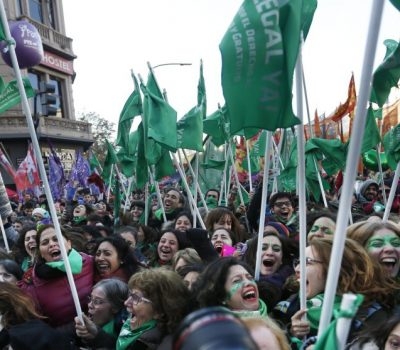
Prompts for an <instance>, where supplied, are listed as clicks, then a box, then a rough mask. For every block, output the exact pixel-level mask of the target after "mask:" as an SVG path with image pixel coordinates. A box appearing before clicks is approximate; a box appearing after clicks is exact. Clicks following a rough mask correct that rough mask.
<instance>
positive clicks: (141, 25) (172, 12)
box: [63, 0, 400, 123]
mask: <svg viewBox="0 0 400 350" xmlns="http://www.w3.org/2000/svg"><path fill="white" fill-rule="evenodd" d="M241 4H242V0H168V1H165V0H152V1H150V0H116V1H114V2H113V3H112V5H110V2H108V1H107V2H106V1H99V0H84V1H82V0H64V2H63V5H64V13H65V22H66V31H67V36H69V37H71V38H72V39H73V48H74V52H75V54H76V55H77V56H78V58H77V59H76V60H75V63H74V68H75V71H76V73H77V75H76V79H75V82H74V85H73V91H74V100H75V109H76V112H77V113H79V112H96V113H98V114H99V115H100V117H102V118H106V119H109V120H111V121H113V122H115V123H117V122H118V118H119V113H120V111H121V109H122V107H123V105H124V103H125V100H126V99H127V97H128V96H129V95H130V93H131V92H132V90H133V82H132V79H131V76H130V71H131V69H132V70H133V71H134V72H135V73H136V74H140V75H141V76H142V77H143V78H144V79H146V77H147V73H148V70H147V62H150V64H151V65H152V66H156V65H159V64H164V63H173V62H185V63H186V62H188V63H192V65H191V66H163V67H158V68H156V69H155V74H156V77H157V80H158V82H159V85H160V86H161V87H162V88H165V89H166V90H167V94H168V99H169V102H170V104H171V105H172V106H173V107H174V108H175V109H176V110H177V112H178V118H180V117H182V116H183V115H184V114H185V113H186V112H187V111H188V110H189V109H190V108H192V107H193V106H194V105H195V103H196V98H197V97H196V96H197V81H198V77H199V64H200V63H199V62H200V59H203V65H204V78H205V82H206V90H207V101H208V108H207V109H208V113H212V112H214V111H215V110H216V109H217V104H218V103H220V104H221V105H222V104H224V99H223V95H222V88H221V80H220V74H221V56H220V52H219V47H218V46H219V43H220V41H221V39H222V37H223V35H224V33H225V32H226V30H227V28H228V26H229V24H230V22H231V21H232V19H233V17H234V15H235V14H236V12H237V10H238V8H239V7H240V5H241ZM371 5H372V0H334V1H333V0H319V3H318V8H317V10H316V12H315V15H314V21H313V24H312V26H311V29H310V33H309V36H308V38H307V42H306V43H305V46H304V51H303V66H304V73H305V79H306V86H307V97H308V101H309V106H310V110H311V114H312V115H313V113H314V110H315V109H316V108H317V109H318V112H319V113H320V114H321V113H323V112H325V113H326V114H327V115H329V114H330V113H331V112H332V111H333V110H334V109H335V107H336V106H337V105H338V104H339V103H340V102H344V101H345V99H346V97H347V87H348V83H349V80H350V77H351V73H352V72H354V75H355V81H356V86H357V88H358V85H359V81H360V72H361V67H362V62H363V58H364V48H365V42H366V36H367V31H368V24H369V19H370V11H371ZM398 23H400V13H399V12H397V11H396V10H395V9H394V7H393V6H392V5H391V4H390V3H389V1H385V8H384V14H383V20H382V27H381V30H380V36H379V42H378V50H377V53H376V57H375V67H376V66H377V65H379V63H380V62H381V61H382V59H383V57H384V54H385V47H384V45H383V40H384V39H389V38H390V39H395V40H399V38H400V27H399V25H398ZM371 54H372V53H371ZM394 95H396V96H398V95H399V94H398V91H397V92H395V94H394ZM393 98H394V96H392V99H393Z"/></svg>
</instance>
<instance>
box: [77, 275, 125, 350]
mask: <svg viewBox="0 0 400 350" xmlns="http://www.w3.org/2000/svg"><path fill="white" fill-rule="evenodd" d="M128 294H129V288H128V285H127V284H126V283H125V282H122V281H121V280H119V279H115V278H109V279H104V280H101V281H100V282H98V283H97V284H95V285H94V287H93V289H92V293H91V294H90V295H89V298H88V313H87V316H86V315H83V320H84V325H82V324H81V322H80V321H79V319H78V318H77V317H76V318H75V330H76V334H77V336H78V337H79V338H80V341H81V342H82V343H83V344H81V345H84V346H89V347H91V348H94V349H97V348H102V349H115V343H116V341H117V338H118V335H119V332H120V330H121V327H122V324H123V323H124V322H125V320H126V319H127V317H128V314H127V312H126V309H125V304H124V303H125V300H126V299H127V298H128Z"/></svg>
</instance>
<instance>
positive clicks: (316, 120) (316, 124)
mask: <svg viewBox="0 0 400 350" xmlns="http://www.w3.org/2000/svg"><path fill="white" fill-rule="evenodd" d="M321 135H322V131H321V125H320V124H319V117H318V112H317V110H315V115H314V136H315V137H321Z"/></svg>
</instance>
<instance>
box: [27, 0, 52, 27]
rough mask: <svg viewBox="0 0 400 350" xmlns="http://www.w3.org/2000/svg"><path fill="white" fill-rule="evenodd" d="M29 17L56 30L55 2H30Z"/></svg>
mask: <svg viewBox="0 0 400 350" xmlns="http://www.w3.org/2000/svg"><path fill="white" fill-rule="evenodd" d="M28 4H29V8H28V10H29V13H28V15H29V17H31V18H32V19H33V20H35V21H36V22H39V23H42V24H44V25H46V26H48V27H51V28H53V29H57V28H55V22H54V18H55V12H54V0H28Z"/></svg>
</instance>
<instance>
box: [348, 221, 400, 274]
mask: <svg viewBox="0 0 400 350" xmlns="http://www.w3.org/2000/svg"><path fill="white" fill-rule="evenodd" d="M347 237H349V238H352V239H354V240H356V241H357V242H358V243H360V244H361V245H362V246H363V247H364V248H365V249H366V250H367V251H368V254H369V255H370V256H371V258H372V259H373V260H374V261H376V262H377V263H378V264H379V265H381V266H382V268H383V270H384V271H385V273H386V274H387V276H389V277H392V278H399V271H400V228H399V226H398V224H395V223H394V222H392V221H386V222H383V221H375V222H370V221H365V222H363V223H356V224H354V225H351V226H349V228H348V230H347Z"/></svg>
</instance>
